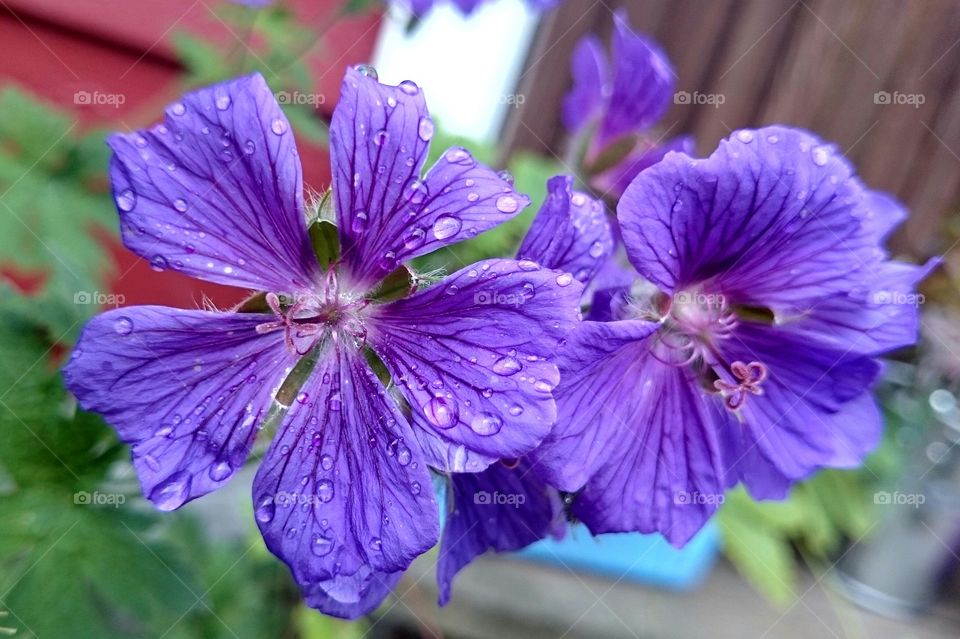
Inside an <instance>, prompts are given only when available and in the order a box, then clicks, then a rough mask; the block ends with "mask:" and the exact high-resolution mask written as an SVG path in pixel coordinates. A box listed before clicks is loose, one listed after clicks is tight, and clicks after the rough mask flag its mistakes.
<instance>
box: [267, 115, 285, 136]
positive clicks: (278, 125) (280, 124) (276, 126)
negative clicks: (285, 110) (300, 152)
mask: <svg viewBox="0 0 960 639" xmlns="http://www.w3.org/2000/svg"><path fill="white" fill-rule="evenodd" d="M270 130H271V131H273V132H274V133H275V134H276V135H283V134H284V133H286V132H287V123H286V122H284V121H283V120H281V119H280V118H274V119H273V122H271V123H270Z"/></svg>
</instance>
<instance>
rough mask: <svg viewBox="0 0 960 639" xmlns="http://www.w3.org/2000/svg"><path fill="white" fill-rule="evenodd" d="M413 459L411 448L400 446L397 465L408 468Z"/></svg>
mask: <svg viewBox="0 0 960 639" xmlns="http://www.w3.org/2000/svg"><path fill="white" fill-rule="evenodd" d="M411 457H412V454H411V453H410V449H409V448H407V447H406V446H404V445H403V444H400V446H398V447H397V463H399V464H400V465H401V466H406V465H407V464H409V463H410V459H411Z"/></svg>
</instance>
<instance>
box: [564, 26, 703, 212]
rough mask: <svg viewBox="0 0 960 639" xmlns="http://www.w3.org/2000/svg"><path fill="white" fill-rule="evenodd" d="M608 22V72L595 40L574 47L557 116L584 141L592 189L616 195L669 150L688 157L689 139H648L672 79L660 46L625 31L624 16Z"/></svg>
mask: <svg viewBox="0 0 960 639" xmlns="http://www.w3.org/2000/svg"><path fill="white" fill-rule="evenodd" d="M613 23H614V32H613V52H612V69H611V64H610V61H608V59H607V56H606V53H605V52H604V49H603V45H602V44H601V42H600V40H599V38H597V37H596V36H595V35H588V36H586V37H584V38H583V39H582V40H580V42H579V43H577V46H576V48H575V49H574V51H573V56H572V58H571V63H570V65H571V75H572V76H573V87H572V88H571V89H570V91H569V92H568V93H567V95H566V96H565V97H564V99H563V109H562V116H563V123H564V126H565V127H566V128H567V130H568V131H570V132H571V133H572V134H578V135H579V136H581V137H580V140H581V141H584V139H585V140H586V143H587V144H586V150H585V155H584V158H583V162H584V165H585V169H586V172H587V173H589V174H590V177H591V180H590V181H591V185H592V186H593V187H594V188H595V189H597V190H598V191H601V192H604V193H611V194H613V195H616V196H619V195H620V194H621V193H623V191H624V189H625V188H626V187H627V185H628V184H630V181H631V180H632V179H633V178H634V177H636V175H637V174H638V173H640V171H642V170H643V169H645V168H647V167H648V166H652V165H654V164H656V163H657V162H659V161H660V159H662V158H663V156H664V155H666V153H667V152H668V151H683V152H685V153H692V152H693V139H692V138H690V137H689V136H680V137H676V138H672V139H670V140H667V141H666V142H662V143H661V142H660V141H659V140H657V139H654V138H653V137H651V136H650V135H649V129H650V128H651V127H652V126H653V125H654V124H655V123H656V122H657V121H658V120H660V118H661V117H663V114H664V113H666V111H667V107H668V106H669V104H670V99H671V96H672V95H673V89H674V78H675V77H676V74H675V73H674V71H673V68H672V67H671V65H670V61H669V59H668V58H667V56H666V54H665V53H664V52H663V51H662V50H661V49H660V47H659V46H658V45H657V44H656V43H655V42H654V41H653V40H650V39H648V38H645V37H643V36H641V35H639V34H637V33H636V32H634V31H633V30H632V29H631V28H630V25H629V24H628V23H627V19H626V14H625V12H623V11H622V10H621V11H618V12H617V13H615V14H614V20H613Z"/></svg>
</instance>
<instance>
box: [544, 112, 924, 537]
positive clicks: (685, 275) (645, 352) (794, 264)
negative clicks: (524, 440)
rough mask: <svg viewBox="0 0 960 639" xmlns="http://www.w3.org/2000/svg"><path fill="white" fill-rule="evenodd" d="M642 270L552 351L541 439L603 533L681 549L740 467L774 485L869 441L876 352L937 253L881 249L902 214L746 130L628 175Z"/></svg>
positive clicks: (833, 463)
mask: <svg viewBox="0 0 960 639" xmlns="http://www.w3.org/2000/svg"><path fill="white" fill-rule="evenodd" d="M617 213H618V218H619V222H620V228H621V229H622V232H623V241H624V243H625V245H626V250H627V254H628V256H629V259H630V261H631V263H632V264H633V266H634V267H635V268H636V269H637V271H639V273H640V275H641V276H642V279H640V280H638V281H637V282H636V283H635V284H634V285H633V286H632V287H631V288H630V289H629V291H621V296H622V299H621V300H620V302H619V303H616V304H611V305H610V309H611V312H612V318H611V319H612V321H606V322H599V321H586V322H583V323H582V325H581V326H580V328H578V329H577V330H575V331H574V333H573V334H572V335H571V336H569V337H568V343H567V344H566V346H565V347H564V348H563V349H561V351H560V354H559V355H558V363H559V365H560V369H561V380H562V381H561V384H560V386H558V387H557V389H556V396H557V402H558V409H559V412H560V415H559V418H558V421H557V426H556V428H555V429H554V430H553V431H552V433H551V434H550V436H549V437H548V439H547V440H546V441H545V442H544V444H543V445H542V446H541V447H540V448H539V449H538V450H537V451H536V453H535V455H536V457H537V460H538V462H539V466H538V470H541V471H543V473H544V475H545V477H546V478H547V479H548V480H549V481H550V482H551V483H552V484H554V485H556V486H557V487H558V488H561V489H563V490H568V491H577V490H581V489H582V491H581V492H580V493H579V495H578V497H577V499H576V501H575V502H574V505H573V512H574V514H575V515H576V516H577V517H579V518H581V519H582V520H583V521H584V522H585V523H586V524H587V525H588V526H589V527H590V529H591V530H592V531H593V532H594V533H604V532H616V531H630V530H639V531H642V532H652V531H659V532H662V533H663V534H664V535H665V536H666V537H667V538H668V539H669V540H670V541H671V542H672V543H674V544H678V545H680V544H683V543H685V542H686V541H687V540H689V539H690V537H691V536H692V535H693V534H694V533H695V532H696V531H697V530H699V529H700V528H701V527H702V526H703V524H704V522H705V521H706V520H707V519H708V517H709V516H710V515H711V514H712V513H713V512H714V511H715V510H716V508H717V507H718V505H719V503H721V502H722V500H723V494H724V491H725V489H726V488H728V487H730V486H733V485H735V484H736V483H738V482H742V483H743V484H744V485H745V486H746V488H747V489H748V490H749V491H750V493H751V494H752V495H753V496H754V497H756V498H760V499H780V498H783V497H784V496H785V495H786V493H787V491H788V489H789V487H790V485H791V484H792V483H793V482H795V481H797V480H800V479H803V478H805V477H807V476H808V475H810V473H812V472H813V471H815V470H816V469H818V468H821V467H850V466H854V465H857V464H859V463H860V462H861V461H862V460H863V457H864V456H865V455H866V453H867V452H868V451H870V450H871V449H872V448H873V447H874V445H875V444H876V443H877V440H878V438H879V436H880V432H881V428H882V421H881V416H880V414H879V412H878V410H877V407H876V405H875V404H874V401H873V399H872V397H871V395H870V392H869V391H870V387H871V385H872V384H873V382H874V380H875V379H876V378H877V375H878V374H879V372H880V365H879V363H878V362H877V359H876V358H877V356H878V355H880V354H882V353H884V352H886V351H889V350H891V349H895V348H898V347H902V346H905V345H908V344H912V343H913V342H914V340H915V337H916V330H917V322H918V312H917V308H916V296H915V295H914V293H913V291H914V287H915V285H916V283H917V282H918V281H919V280H920V279H921V278H923V277H924V276H925V275H926V274H927V273H928V272H929V270H930V268H931V267H932V266H933V264H929V265H927V266H925V267H917V266H911V265H908V264H903V263H899V262H894V261H891V260H890V259H888V255H887V253H886V252H885V251H884V250H883V249H882V248H881V245H882V241H883V239H884V237H885V236H886V235H887V233H888V232H889V231H890V230H891V229H892V228H893V227H894V226H895V225H896V224H897V223H898V222H899V221H900V220H901V219H902V218H903V216H904V211H903V209H902V208H900V206H899V205H898V204H897V203H896V202H895V201H893V200H892V199H891V198H889V197H887V196H885V195H882V194H880V193H876V192H873V191H870V190H868V189H866V188H865V187H864V186H863V184H862V183H861V182H860V181H859V180H858V179H857V178H856V177H855V176H854V174H853V171H852V168H851V167H850V165H849V164H848V163H847V162H846V161H845V160H844V159H843V158H842V157H841V156H840V154H839V153H837V151H836V149H835V148H834V147H833V146H831V145H827V144H824V143H822V142H821V141H820V140H818V139H817V138H815V137H813V136H812V135H810V134H808V133H805V132H803V131H798V130H793V129H788V128H781V127H770V128H766V129H760V130H756V131H752V130H742V131H738V132H736V133H735V134H734V135H733V136H731V137H730V138H729V139H728V140H726V141H724V142H723V143H721V145H720V148H719V149H717V151H715V152H714V153H713V155H711V156H710V157H709V158H706V159H703V160H695V159H692V158H690V157H688V156H686V155H683V154H679V153H671V154H669V155H667V157H666V158H665V159H664V160H662V161H661V162H660V163H659V164H657V165H655V166H653V167H651V168H649V169H647V170H646V171H644V172H643V173H642V174H640V176H639V177H637V178H636V179H635V180H634V182H633V183H632V184H631V185H630V187H629V188H628V189H627V192H626V193H625V194H624V196H623V198H622V199H621V200H620V203H619V206H618V211H617Z"/></svg>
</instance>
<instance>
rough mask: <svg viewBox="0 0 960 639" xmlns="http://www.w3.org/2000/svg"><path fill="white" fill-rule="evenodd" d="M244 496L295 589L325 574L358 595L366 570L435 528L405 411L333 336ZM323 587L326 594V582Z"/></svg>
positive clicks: (389, 564)
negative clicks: (333, 342) (250, 496)
mask: <svg viewBox="0 0 960 639" xmlns="http://www.w3.org/2000/svg"><path fill="white" fill-rule="evenodd" d="M253 498H254V504H255V515H256V519H257V525H258V526H259V527H260V532H261V533H262V534H263V538H264V540H265V541H266V544H267V547H268V548H269V549H270V550H271V552H273V553H274V554H275V555H277V556H278V557H279V558H280V559H282V560H283V561H284V562H285V563H286V564H287V565H289V566H290V570H291V571H292V573H293V575H294V578H295V579H296V581H297V582H298V583H299V584H301V586H303V587H304V589H305V590H309V587H311V586H312V585H314V584H317V583H318V582H331V581H332V583H335V584H339V586H342V587H344V588H347V589H348V590H349V587H350V586H352V587H353V591H354V593H355V594H360V591H362V590H363V588H362V586H363V585H364V584H365V583H366V582H367V581H368V577H369V576H370V571H373V572H381V573H393V572H397V571H401V570H404V569H405V568H407V566H409V565H410V562H411V561H413V559H414V558H415V557H417V556H418V555H419V554H421V553H423V552H425V551H426V550H428V549H429V548H430V547H432V546H433V545H434V544H435V543H436V541H437V537H438V536H439V521H438V516H437V505H436V501H435V500H434V496H433V490H432V488H431V484H430V476H429V474H428V473H427V468H426V464H425V463H424V459H423V455H422V454H421V452H420V450H419V448H418V447H417V446H416V443H415V439H414V437H413V433H412V432H411V429H410V426H409V424H408V423H407V421H406V418H405V417H404V416H403V415H402V414H401V413H400V411H399V410H398V409H397V407H396V406H395V404H394V403H393V401H392V400H391V399H390V398H389V397H388V395H387V393H386V391H385V389H384V387H383V385H382V384H381V383H380V381H379V380H378V379H377V378H376V376H375V375H374V374H373V373H372V372H371V371H370V370H369V368H368V367H367V365H366V363H365V362H364V361H363V360H362V358H361V357H360V356H359V355H358V354H355V353H352V352H349V351H347V350H346V348H345V347H341V346H339V345H335V346H333V347H331V348H330V350H329V351H328V352H327V353H326V354H324V355H323V356H322V358H321V360H320V362H318V363H317V366H316V368H315V369H314V371H313V372H312V374H311V376H310V378H309V379H308V380H307V382H306V383H305V384H304V386H303V388H302V389H301V393H300V395H298V397H297V400H296V402H294V404H293V406H292V407H291V409H290V413H289V414H288V415H287V416H286V418H285V421H284V424H283V426H282V427H281V430H280V432H279V433H278V435H277V436H276V438H275V439H274V441H273V443H272V445H271V446H270V450H269V451H268V452H267V455H266V458H265V459H264V462H263V464H262V465H261V466H260V469H259V471H258V472H257V476H256V478H255V479H254V482H253ZM323 589H324V590H325V591H327V592H328V593H331V584H330V583H328V584H326V585H325V586H323ZM331 594H335V593H331ZM339 600H340V601H344V602H345V603H350V602H348V601H346V599H344V596H341V597H340V599H339Z"/></svg>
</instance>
